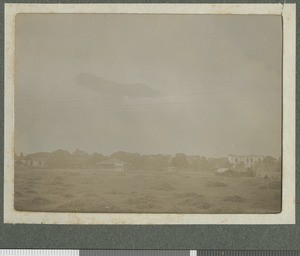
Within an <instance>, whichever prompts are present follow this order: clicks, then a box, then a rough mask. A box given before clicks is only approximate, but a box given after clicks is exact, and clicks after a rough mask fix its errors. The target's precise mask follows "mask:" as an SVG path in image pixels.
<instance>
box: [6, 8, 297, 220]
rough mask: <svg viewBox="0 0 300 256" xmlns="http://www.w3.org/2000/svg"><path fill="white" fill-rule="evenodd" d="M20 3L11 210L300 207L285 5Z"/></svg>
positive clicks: (258, 210)
mask: <svg viewBox="0 0 300 256" xmlns="http://www.w3.org/2000/svg"><path fill="white" fill-rule="evenodd" d="M126 6H127V5H126ZM128 6H129V7H131V6H132V5H128ZM143 6H144V7H143ZM150 6H151V5H150ZM218 6H219V5H218ZM12 7H13V8H15V9H13V8H12ZM12 7H11V9H12V10H14V16H13V15H11V16H9V17H11V18H8V19H7V20H8V21H7V27H13V28H14V30H13V31H12V32H7V35H11V38H12V40H11V41H8V43H7V44H6V49H8V50H7V53H6V54H7V56H9V58H10V60H11V62H9V64H8V65H7V67H8V68H7V70H9V73H8V72H7V73H6V74H7V75H6V81H13V83H11V84H13V87H11V88H13V91H12V92H11V91H9V92H8V93H6V95H9V97H10V98H9V99H10V100H9V101H8V100H7V102H6V106H10V107H8V108H7V110H6V113H8V114H6V116H10V115H9V113H12V116H13V119H11V120H13V121H10V120H9V121H7V123H11V125H12V126H11V127H12V129H6V134H7V135H6V138H7V140H6V141H8V142H6V145H8V146H7V148H6V149H9V150H6V151H7V152H12V153H11V156H9V157H8V156H7V157H6V163H7V166H8V167H9V166H11V168H8V167H7V169H11V171H6V176H5V180H6V182H5V183H6V191H11V193H10V192H9V193H7V192H6V198H9V200H6V202H8V203H7V204H6V208H9V209H10V212H7V213H6V217H5V218H8V219H10V221H13V220H14V219H18V220H19V221H20V222H21V223H26V222H27V219H26V218H29V217H28V216H33V218H31V219H34V217H36V216H39V217H38V220H37V222H34V223H74V221H76V223H77V222H78V223H81V221H80V218H81V217H82V218H81V219H82V220H83V219H84V220H83V221H84V223H86V224H88V223H99V222H98V220H100V223H104V224H106V223H107V224H108V223H112V224H117V223H129V224H131V223H132V224H134V223H145V224H150V223H162V224H164V223H179V224H180V223H200V222H201V223H205V218H212V219H211V220H213V219H214V218H218V216H219V215H220V218H221V216H223V219H222V220H221V223H224V224H227V223H231V220H232V218H235V221H236V222H240V223H243V221H245V218H246V216H250V219H251V218H252V217H251V215H253V216H254V217H253V219H251V220H250V222H251V223H255V220H254V219H255V218H256V217H257V216H258V217H257V218H260V221H259V222H260V223H263V222H264V221H265V222H266V223H267V222H268V221H269V222H271V221H272V218H271V219H269V217H268V215H270V216H271V215H274V216H275V217H274V218H277V219H278V221H279V222H280V221H281V222H282V221H283V219H284V218H285V220H287V221H288V222H292V221H293V218H292V217H291V218H290V219H288V218H287V217H286V216H287V215H285V214H286V213H287V211H288V210H287V209H288V208H289V207H292V208H293V207H294V206H292V205H291V204H289V203H288V202H290V201H294V199H293V197H292V196H293V195H292V194H293V191H294V190H293V188H292V186H291V187H290V188H291V190H290V191H288V190H287V186H286V184H288V182H292V179H293V171H294V170H293V168H288V164H289V163H291V162H292V158H293V152H292V150H291V149H292V148H291V147H290V146H289V144H287V141H288V142H291V137H288V136H287V135H285V132H284V131H285V130H284V128H285V127H286V125H285V123H287V121H288V120H290V119H288V116H286V115H285V113H286V111H287V110H286V109H287V108H289V107H290V106H288V105H286V104H288V103H287V101H286V100H284V99H285V98H286V97H287V95H288V93H292V92H293V91H292V89H293V87H290V89H289V90H287V89H286V88H287V84H288V82H287V75H286V74H287V73H288V68H287V65H284V63H286V61H287V57H286V56H287V55H288V54H289V51H288V49H287V46H288V44H285V43H284V42H286V41H284V40H287V39H286V38H287V37H286V36H285V35H286V31H287V29H286V28H287V27H286V26H285V24H286V23H285V19H283V18H282V17H283V16H282V15H280V13H279V14H278V13H277V9H275V11H274V14H273V13H272V12H271V11H269V13H268V14H255V13H253V14H251V15H243V14H228V13H227V14H223V13H222V12H225V11H224V10H223V11H220V13H212V12H213V11H211V10H209V11H206V12H203V11H202V12H203V14H201V5H199V10H200V11H199V13H197V12H196V13H188V10H192V9H186V10H187V11H185V12H184V11H183V12H182V13H179V11H178V10H175V12H174V13H171V12H170V11H167V10H168V9H167V5H166V6H165V7H166V8H165V9H163V10H165V11H161V10H162V9H161V10H159V8H158V7H155V8H157V10H159V11H157V13H156V9H155V8H152V9H151V11H147V9H146V7H148V6H147V5H142V7H141V6H138V7H137V8H140V9H138V10H141V11H131V10H134V9H130V8H129V9H126V8H125V7H123V6H121V5H116V7H115V8H114V9H113V8H112V9H111V8H109V7H111V5H102V9H101V5H96V7H99V9H97V8H95V10H96V11H95V13H92V12H91V11H86V12H82V13H79V11H76V7H74V8H75V9H70V11H68V13H66V10H69V9H66V7H64V6H63V7H61V6H56V5H54V7H53V9H49V10H47V9H45V10H46V11H45V10H44V11H41V10H43V8H40V7H39V8H40V9H38V10H37V11H35V9H34V8H32V9H30V8H31V7H32V6H29V5H24V6H22V5H21V7H24V8H23V12H21V11H20V10H22V8H21V7H19V6H16V5H12ZM191 7H192V6H191ZM275 7H276V8H277V6H275ZM26 8H27V9H26ZM49 8H52V6H51V7H50V6H49ZM55 8H56V9H55ZM118 8H119V9H118ZM122 8H123V9H122ZM143 8H144V9H143ZM24 10H25V11H24ZM32 10H34V11H32ZM55 10H56V11H55ZM78 10H79V9H78ZM110 10H112V11H110ZM122 10H125V11H124V12H122ZM145 10H146V11H145ZM216 10H217V9H214V11H216ZM236 10H238V9H236ZM241 10H242V11H241V13H246V14H247V12H246V11H245V10H247V9H246V8H245V9H241ZM278 11H281V10H279V9H278ZM43 12H44V13H43ZM189 12H190V11H189ZM236 12H238V11H236ZM257 12H260V11H257ZM10 21H11V22H12V24H10V23H9V22H10ZM291 33H292V32H291ZM10 43H11V44H10ZM10 45H11V46H12V47H10ZM284 47H285V48H284ZM283 49H287V50H285V51H283ZM9 53H11V55H8V54H9ZM290 56H292V54H291V55H290ZM9 58H7V59H9ZM10 63H11V64H10ZM289 67H290V68H292V67H293V66H292V65H291V66H289ZM290 74H292V73H290ZM291 86H293V83H292V82H291ZM6 88H8V87H6ZM290 95H291V94H290ZM6 99H7V98H6ZM11 103H12V104H13V105H10V104H11ZM11 106H13V108H12V107H11ZM10 111H11V112H10ZM289 113H291V114H292V111H291V108H290V111H289ZM6 127H7V126H6ZM285 129H286V128H285ZM8 131H13V132H12V135H9V134H10V133H9V132H8ZM291 132H292V130H291ZM291 134H292V133H291ZM10 145H11V147H10ZM288 150H290V151H289V152H290V154H287V152H288ZM290 166H291V167H292V165H290ZM11 181H12V183H11ZM284 184H285V185H284ZM292 208H289V209H292ZM40 213H42V215H38V214H40ZM54 213H55V214H61V215H53V214H54ZM24 214H25V215H24ZM68 214H69V215H68ZM70 214H71V215H70ZM72 214H75V215H72ZM81 214H83V215H81ZM84 214H88V215H84ZM99 214H100V215H99ZM289 214H290V215H289V216H292V215H293V213H292V212H289ZM13 216H18V218H15V217H13ZM20 216H21V217H20ZM52 216H53V218H52ZM55 216H56V217H55ZM58 216H61V218H59V217H58ZM74 216H76V220H73V219H72V218H73V217H74ZM80 216H81V217H80ZM84 216H85V217H86V218H84ZM94 216H97V218H98V217H99V219H94ZM101 216H102V217H101ZM141 216H142V217H141ZM189 216H192V217H191V219H190V220H188V219H189ZM202 216H203V219H202ZM234 216H236V217H234ZM255 216H256V217H255ZM259 216H261V217H259ZM284 216H285V217H284ZM19 217H20V218H19ZM143 217H145V218H146V219H144V220H142V219H141V218H143ZM148 217H149V218H148ZM55 218H56V219H55ZM101 218H102V219H101ZM147 218H148V219H147ZM29 219H30V218H29ZM167 219H168V220H167ZM54 220H55V221H54ZM215 220H217V219H215ZM209 223H214V222H213V221H211V222H209Z"/></svg>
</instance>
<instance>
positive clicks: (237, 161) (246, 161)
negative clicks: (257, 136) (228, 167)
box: [228, 155, 264, 168]
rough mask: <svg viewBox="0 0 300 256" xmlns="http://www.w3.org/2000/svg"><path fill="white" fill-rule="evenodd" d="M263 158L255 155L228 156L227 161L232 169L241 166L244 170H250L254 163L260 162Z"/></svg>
mask: <svg viewBox="0 0 300 256" xmlns="http://www.w3.org/2000/svg"><path fill="white" fill-rule="evenodd" d="M263 159H264V156H257V155H229V156H228V161H229V163H231V164H232V165H233V167H234V168H236V167H238V166H241V165H243V166H244V167H246V168H252V167H253V166H254V165H255V164H256V163H258V162H260V161H262V160H263Z"/></svg>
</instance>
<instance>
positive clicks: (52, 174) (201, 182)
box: [15, 169, 281, 213]
mask: <svg viewBox="0 0 300 256" xmlns="http://www.w3.org/2000/svg"><path fill="white" fill-rule="evenodd" d="M15 209H16V210H19V211H45V212H50V211H51V212H111V213H132V212H135V213H278V212H280V211H281V181H280V180H279V179H260V178H251V177H235V178H229V177H219V176H215V175H214V174H213V173H208V172H179V173H165V174H163V173H155V172H142V171H141V172H139V173H137V172H128V173H117V172H114V171H112V170H92V169H85V170H84V169H83V170H79V169H75V170H69V169H61V170H58V169H22V170H16V171H15Z"/></svg>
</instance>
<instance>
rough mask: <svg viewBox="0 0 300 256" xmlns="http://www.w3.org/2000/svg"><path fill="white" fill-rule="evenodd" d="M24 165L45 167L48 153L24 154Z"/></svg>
mask: <svg viewBox="0 0 300 256" xmlns="http://www.w3.org/2000/svg"><path fill="white" fill-rule="evenodd" d="M25 159H26V165H27V166H28V167H32V168H47V167H48V159H49V153H47V152H39V153H35V154H28V155H27V156H26V158H25Z"/></svg>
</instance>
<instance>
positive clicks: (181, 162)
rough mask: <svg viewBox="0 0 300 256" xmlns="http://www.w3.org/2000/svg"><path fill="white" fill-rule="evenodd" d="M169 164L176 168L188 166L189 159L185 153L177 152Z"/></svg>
mask: <svg viewBox="0 0 300 256" xmlns="http://www.w3.org/2000/svg"><path fill="white" fill-rule="evenodd" d="M171 165H172V166H174V167H175V168H178V169H182V168H187V167H189V161H188V159H187V156H186V155H185V154H182V153H178V154H176V155H175V156H174V157H173V159H172V161H171Z"/></svg>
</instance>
